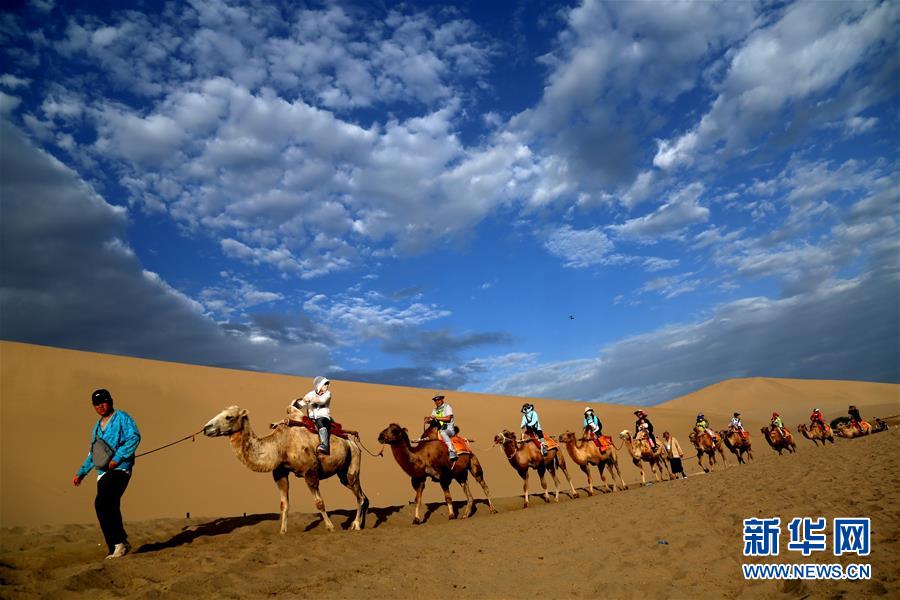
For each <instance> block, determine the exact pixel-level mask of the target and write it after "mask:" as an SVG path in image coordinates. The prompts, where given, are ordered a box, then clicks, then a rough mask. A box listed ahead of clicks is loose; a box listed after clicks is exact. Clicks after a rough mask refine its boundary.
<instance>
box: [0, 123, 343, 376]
mask: <svg viewBox="0 0 900 600" xmlns="http://www.w3.org/2000/svg"><path fill="white" fill-rule="evenodd" d="M0 137H2V138H3V140H4V145H5V151H4V152H2V153H0V163H2V164H0V171H2V172H3V173H4V174H5V175H4V178H3V181H2V193H0V207H2V213H3V219H0V233H2V235H0V272H2V273H3V279H2V282H0V332H2V336H3V338H4V339H7V340H13V341H21V342H29V343H35V344H45V345H51V346H59V347H64V348H73V349H84V350H92V351H95V352H107V353H111V354H124V355H129V356H137V357H146V358H155V359H161V360H172V361H177V362H186V363H195V364H207V365H215V366H223V367H239V368H252V369H260V370H266V371H274V372H287V373H312V372H315V371H318V370H320V369H322V368H324V367H325V366H326V365H327V364H329V357H328V352H327V350H326V349H325V348H324V347H323V346H322V345H321V344H318V343H285V342H278V341H272V342H271V343H267V344H262V345H260V344H252V343H251V338H252V337H253V335H254V332H253V331H252V330H251V331H247V332H234V331H228V330H225V329H223V328H220V327H219V326H218V325H217V324H216V323H215V322H214V321H213V320H212V319H210V318H208V317H207V316H205V315H204V314H203V310H202V306H201V304H200V303H199V302H197V301H195V300H193V299H191V298H189V297H188V296H186V295H184V294H183V293H181V292H179V291H177V290H175V289H173V288H172V287H171V286H169V285H168V284H167V283H166V282H165V281H164V280H163V279H162V278H160V277H159V275H157V274H155V273H152V272H150V271H147V270H145V269H143V268H142V266H141V264H140V262H139V260H138V259H137V257H136V256H135V255H134V253H133V252H132V251H131V250H130V249H129V248H128V246H127V245H126V244H125V243H124V242H123V241H122V240H123V239H124V235H125V229H126V225H127V222H128V214H127V212H126V211H125V209H123V208H121V207H116V206H112V205H110V204H108V203H107V202H106V201H105V200H104V199H103V198H101V197H100V196H99V195H97V194H96V193H95V192H94V191H93V189H92V188H91V187H90V186H89V185H87V184H86V183H84V182H83V181H81V180H80V179H79V178H78V177H77V175H76V174H75V173H73V172H72V171H71V170H70V169H68V168H67V167H65V166H64V165H62V164H61V163H60V162H59V161H57V160H55V159H54V158H52V157H51V156H49V155H48V154H46V153H44V152H43V151H41V150H38V149H37V148H35V147H34V146H33V145H32V144H31V143H30V142H29V141H27V139H26V138H25V136H24V135H23V134H22V132H21V131H19V130H18V129H16V128H15V127H14V126H12V125H10V124H9V123H8V122H6V121H0ZM38 199H39V200H38Z"/></svg>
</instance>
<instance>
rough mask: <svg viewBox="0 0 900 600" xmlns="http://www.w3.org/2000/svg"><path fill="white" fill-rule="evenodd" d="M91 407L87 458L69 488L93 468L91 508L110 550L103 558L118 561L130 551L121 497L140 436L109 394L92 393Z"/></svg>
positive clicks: (97, 391)
mask: <svg viewBox="0 0 900 600" xmlns="http://www.w3.org/2000/svg"><path fill="white" fill-rule="evenodd" d="M91 404H93V406H94V411H95V412H96V413H97V414H98V415H99V416H100V419H99V420H98V421H97V423H96V424H95V425H94V428H93V430H92V432H91V444H90V450H88V455H87V458H86V459H85V460H84V463H83V464H82V465H81V468H80V469H78V472H77V473H76V474H75V478H74V479H73V480H72V485H74V486H75V487H78V486H79V485H81V481H82V480H83V479H84V478H85V477H86V476H87V474H88V473H90V472H91V470H92V469H97V497H96V498H95V499H94V509H95V510H96V511H97V520H98V521H99V522H100V529H101V530H102V531H103V537H104V538H105V539H106V546H107V548H108V549H109V554H108V555H107V557H106V558H107V559H110V558H121V557H123V556H125V555H126V554H128V552H129V551H131V544H129V543H128V534H126V533H125V526H124V525H123V524H122V510H121V502H122V495H123V494H124V493H125V488H127V487H128V482H129V481H131V471H132V469H134V453H135V451H136V450H137V447H138V444H140V443H141V433H140V432H139V431H138V428H137V425H136V424H135V422H134V419H132V418H131V416H129V415H128V413H126V412H125V411H122V410H115V409H114V408H113V399H112V396H111V395H110V393H109V391H107V390H105V389H99V390H96V391H94V393H93V394H91Z"/></svg>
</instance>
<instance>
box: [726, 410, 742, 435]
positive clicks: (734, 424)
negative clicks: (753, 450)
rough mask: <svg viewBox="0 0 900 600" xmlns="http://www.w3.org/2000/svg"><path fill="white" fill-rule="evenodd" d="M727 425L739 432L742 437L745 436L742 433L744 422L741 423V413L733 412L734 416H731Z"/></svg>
mask: <svg viewBox="0 0 900 600" xmlns="http://www.w3.org/2000/svg"><path fill="white" fill-rule="evenodd" d="M728 425H729V427H731V428H732V429H733V430H734V431H737V432H738V433H740V434H741V436H742V437H746V434H745V433H744V424H743V423H741V413H739V412H736V413H734V416H732V417H731V423H729V424H728Z"/></svg>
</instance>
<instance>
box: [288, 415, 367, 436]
mask: <svg viewBox="0 0 900 600" xmlns="http://www.w3.org/2000/svg"><path fill="white" fill-rule="evenodd" d="M288 425H290V426H291V427H306V428H307V429H308V430H310V431H311V432H312V433H315V434H318V433H319V428H318V427H316V422H315V421H313V420H312V419H310V418H309V417H303V418H302V419H300V420H299V421H295V420H294V419H290V420H288ZM328 433H330V434H331V435H336V436H338V437H339V438H344V439H345V440H346V439H348V438H349V437H350V436H351V435H357V432H355V431H351V430H349V429H344V428H343V427H342V426H341V424H340V423H338V422H337V421H332V422H331V427H329V428H328Z"/></svg>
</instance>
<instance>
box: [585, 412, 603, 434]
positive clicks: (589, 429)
mask: <svg viewBox="0 0 900 600" xmlns="http://www.w3.org/2000/svg"><path fill="white" fill-rule="evenodd" d="M584 432H585V434H588V435H589V436H593V437H594V439H597V440H599V439H600V437H601V436H602V435H603V423H601V422H600V419H599V418H597V415H595V414H594V409H593V408H591V407H590V406H588V407H587V408H586V409H584Z"/></svg>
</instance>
